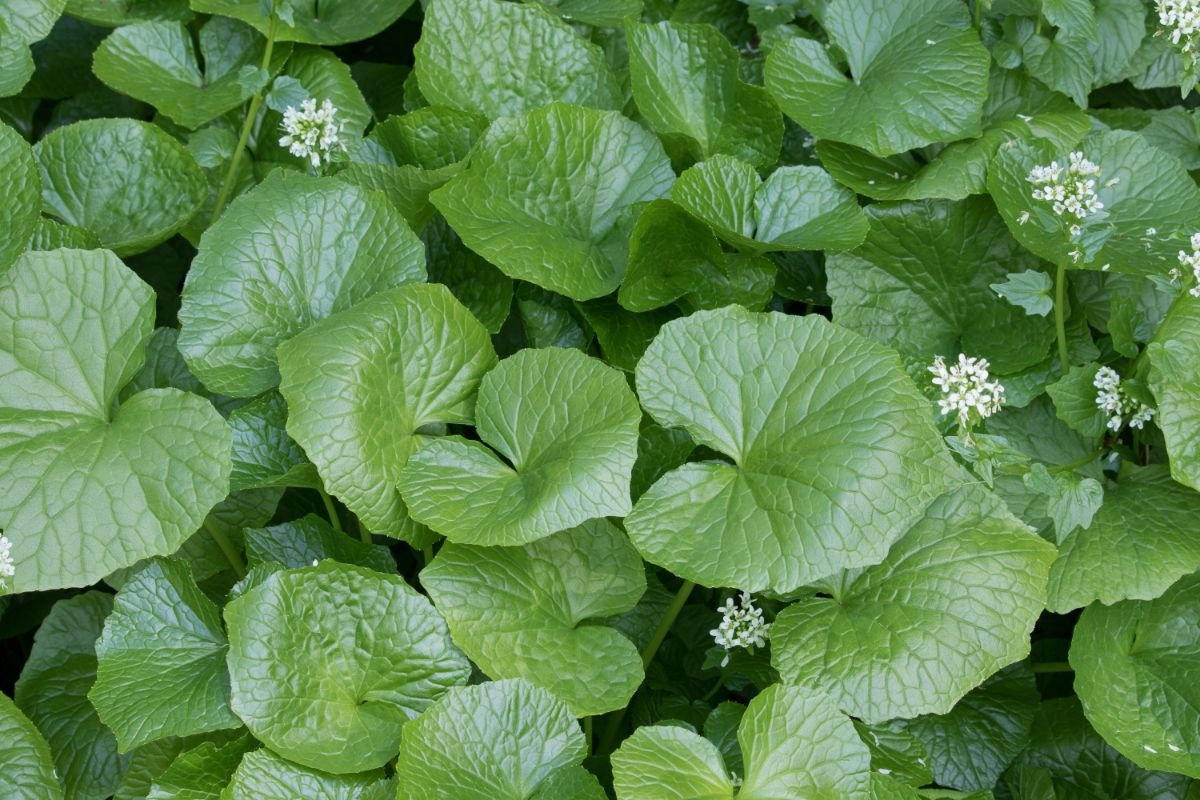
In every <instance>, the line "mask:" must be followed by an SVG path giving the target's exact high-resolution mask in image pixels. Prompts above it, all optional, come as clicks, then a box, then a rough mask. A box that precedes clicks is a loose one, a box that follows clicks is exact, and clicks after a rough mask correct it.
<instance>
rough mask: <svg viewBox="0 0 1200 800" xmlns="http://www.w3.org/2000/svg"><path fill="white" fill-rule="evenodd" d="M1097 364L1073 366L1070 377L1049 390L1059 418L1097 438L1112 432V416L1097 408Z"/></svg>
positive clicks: (1051, 385)
mask: <svg viewBox="0 0 1200 800" xmlns="http://www.w3.org/2000/svg"><path fill="white" fill-rule="evenodd" d="M1098 369H1100V365H1099V364H1097V363H1096V362H1095V361H1090V362H1088V363H1087V364H1080V365H1076V366H1073V367H1071V368H1070V369H1069V370H1068V371H1067V374H1066V375H1064V376H1063V377H1061V378H1059V379H1058V380H1057V381H1055V382H1054V383H1052V384H1050V385H1049V386H1047V387H1046V394H1048V395H1050V399H1051V400H1053V401H1054V412H1055V414H1057V415H1058V418H1059V419H1061V420H1062V421H1063V422H1065V423H1067V424H1068V425H1070V426H1071V429H1072V430H1075V431H1077V432H1079V433H1081V434H1083V435H1084V436H1087V437H1089V438H1097V437H1100V436H1102V435H1104V433H1105V431H1107V430H1108V415H1107V414H1106V413H1105V412H1104V411H1102V410H1101V409H1100V407H1099V406H1097V405H1096V386H1095V384H1094V383H1093V382H1094V381H1095V380H1096V371H1097V370H1098Z"/></svg>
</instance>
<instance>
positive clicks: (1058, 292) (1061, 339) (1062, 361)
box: [1054, 256, 1071, 375]
mask: <svg viewBox="0 0 1200 800" xmlns="http://www.w3.org/2000/svg"><path fill="white" fill-rule="evenodd" d="M1066 297H1067V257H1066V256H1063V257H1062V258H1060V259H1059V260H1058V274H1057V275H1056V276H1055V278H1054V329H1055V331H1057V334H1058V363H1059V365H1060V366H1061V367H1062V373H1063V375H1066V374H1067V370H1069V369H1070V368H1071V358H1070V356H1069V355H1068V354H1067V316H1066V315H1067V300H1066Z"/></svg>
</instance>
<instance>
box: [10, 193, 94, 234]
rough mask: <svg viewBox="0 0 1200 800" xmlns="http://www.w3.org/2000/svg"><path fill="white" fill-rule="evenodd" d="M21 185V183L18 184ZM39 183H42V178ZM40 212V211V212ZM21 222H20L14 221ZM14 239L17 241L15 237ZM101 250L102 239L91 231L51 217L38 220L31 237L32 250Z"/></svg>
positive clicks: (39, 206) (38, 205)
mask: <svg viewBox="0 0 1200 800" xmlns="http://www.w3.org/2000/svg"><path fill="white" fill-rule="evenodd" d="M17 185H18V186H20V184H19V183H18V184H17ZM38 185H39V186H40V185H41V182H40V178H39V183H38ZM35 207H36V208H38V209H40V208H41V191H40V189H39V191H38V196H37V204H36V206H35ZM39 213H40V212H39ZM14 224H19V223H14ZM13 241H16V240H15V239H14V240H13ZM64 247H65V248H67V249H70V250H99V249H100V240H99V239H97V238H96V235H95V234H94V233H92V232H91V231H89V230H87V229H85V228H80V227H78V226H77V225H64V224H63V223H61V222H55V221H54V220H52V219H50V218H49V217H41V218H40V219H38V220H37V224H36V226H35V228H34V231H33V235H32V236H31V237H30V239H29V249H30V250H59V249H62V248H64Z"/></svg>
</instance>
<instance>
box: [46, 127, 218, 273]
mask: <svg viewBox="0 0 1200 800" xmlns="http://www.w3.org/2000/svg"><path fill="white" fill-rule="evenodd" d="M33 152H34V154H35V155H36V156H37V160H38V167H39V169H40V171H41V176H42V203H43V205H44V207H45V211H46V213H48V214H50V215H51V216H54V217H57V218H58V219H60V220H62V221H63V222H66V223H69V224H71V225H78V226H79V227H81V228H85V229H87V230H89V231H91V232H92V233H94V234H95V235H96V237H97V238H99V239H100V242H101V243H102V244H103V245H104V246H105V247H107V248H109V249H111V250H113V251H115V252H116V253H117V255H120V256H129V255H135V254H137V253H141V252H144V251H146V250H149V249H150V248H152V247H154V246H155V245H156V244H159V243H161V242H164V241H166V240H167V239H169V238H170V237H171V236H172V235H173V234H175V233H176V232H177V231H178V230H179V229H180V228H182V227H183V226H184V225H185V224H186V223H187V221H188V220H190V219H191V218H192V215H193V214H195V213H196V211H197V210H198V209H199V208H200V204H201V203H202V202H204V197H205V195H206V194H207V192H208V182H207V181H206V180H205V178H204V173H203V172H201V170H200V165H199V164H197V163H196V159H195V158H194V157H193V156H192V154H191V153H190V152H188V150H187V149H186V148H185V147H184V146H183V145H182V144H180V143H179V142H178V141H176V140H175V139H174V138H173V137H171V136H170V135H169V134H167V133H166V132H164V131H163V130H162V129H161V128H158V127H156V126H154V125H150V124H149V123H146V122H139V121H137V120H132V119H93V120H85V121H84V122H76V123H75V124H74V125H67V126H65V127H62V128H56V129H54V130H53V131H51V132H50V133H48V134H46V136H45V138H43V139H42V140H41V141H39V142H38V143H37V144H36V145H35V146H34V148H33Z"/></svg>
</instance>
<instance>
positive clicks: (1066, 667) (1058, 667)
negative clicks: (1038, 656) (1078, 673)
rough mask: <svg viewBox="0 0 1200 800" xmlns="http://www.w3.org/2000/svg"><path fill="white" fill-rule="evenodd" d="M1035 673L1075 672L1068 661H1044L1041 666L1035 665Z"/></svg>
mask: <svg viewBox="0 0 1200 800" xmlns="http://www.w3.org/2000/svg"><path fill="white" fill-rule="evenodd" d="M1033 671H1034V672H1042V673H1051V672H1074V671H1075V670H1073V669H1071V665H1070V664H1069V663H1067V662H1066V661H1043V662H1041V663H1040V664H1034V665H1033Z"/></svg>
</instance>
